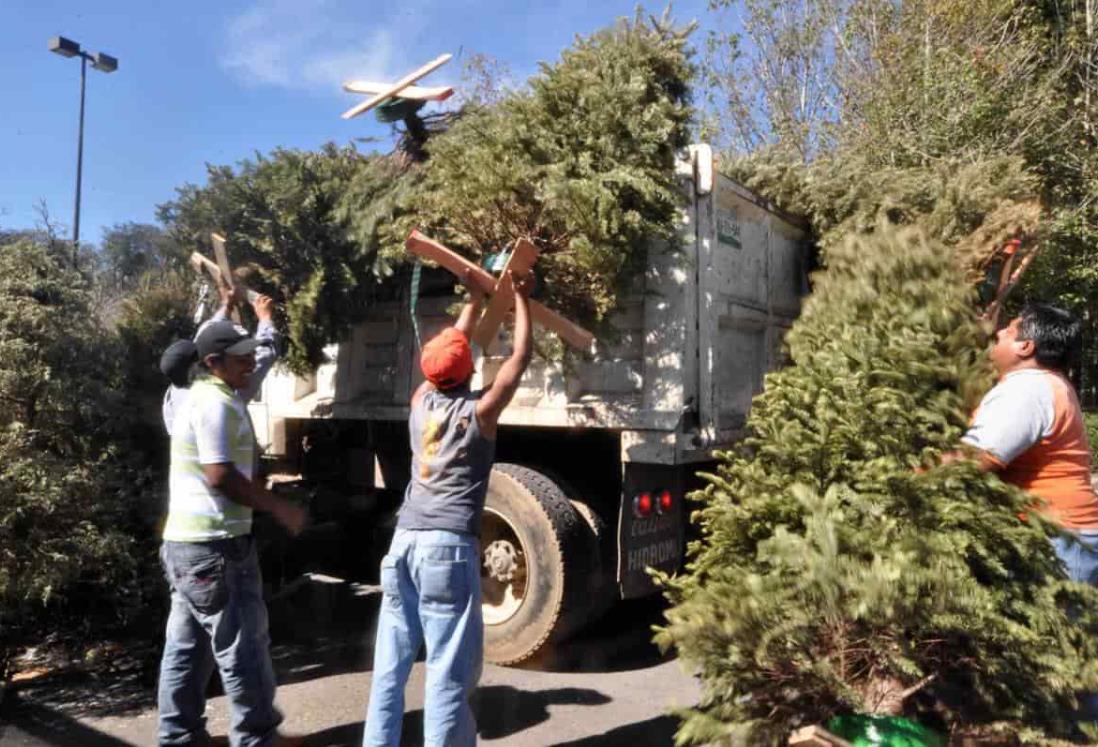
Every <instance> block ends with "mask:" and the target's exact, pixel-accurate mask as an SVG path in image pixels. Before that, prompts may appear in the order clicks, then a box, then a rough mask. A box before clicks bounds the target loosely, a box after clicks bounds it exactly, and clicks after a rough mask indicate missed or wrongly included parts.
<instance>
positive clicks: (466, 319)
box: [454, 269, 484, 337]
mask: <svg viewBox="0 0 1098 747" xmlns="http://www.w3.org/2000/svg"><path fill="white" fill-rule="evenodd" d="M471 275H472V273H471V272H470V271H469V270H468V269H466V270H465V271H464V272H462V273H461V284H462V285H464V286H465V288H466V289H467V290H468V291H469V301H468V303H466V304H465V305H464V306H462V307H461V313H460V314H459V315H458V320H457V323H456V324H454V327H456V328H457V329H459V330H461V333H462V334H463V335H465V336H466V337H472V336H473V329H474V328H475V327H476V326H477V317H478V315H479V312H480V305H481V304H482V303H483V302H484V291H482V290H481V289H480V288H479V287H478V286H477V284H476V283H474V282H473V281H472V277H471Z"/></svg>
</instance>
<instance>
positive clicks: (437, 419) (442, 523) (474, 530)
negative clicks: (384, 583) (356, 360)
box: [397, 387, 496, 535]
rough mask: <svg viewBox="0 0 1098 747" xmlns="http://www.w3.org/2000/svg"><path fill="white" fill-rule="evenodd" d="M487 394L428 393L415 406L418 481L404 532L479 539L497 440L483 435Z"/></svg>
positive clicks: (408, 498) (403, 515)
mask: <svg viewBox="0 0 1098 747" xmlns="http://www.w3.org/2000/svg"><path fill="white" fill-rule="evenodd" d="M481 394H482V392H481V391H476V392H471V391H469V388H468V387H460V388H458V389H454V390H447V391H440V390H437V389H428V390H427V392H426V393H424V395H423V396H422V397H421V398H420V401H419V403H418V404H417V405H416V406H415V407H413V408H412V412H411V414H410V415H409V417H408V432H409V435H410V436H411V439H412V479H411V480H409V481H408V489H407V490H406V491H405V493H404V505H403V506H401V509H400V517H399V519H398V520H397V528H398V529H446V530H448V531H451V532H463V533H465V534H472V535H476V534H479V532H480V515H481V513H482V512H483V510H484V496H485V494H486V493H487V491H488V475H489V473H490V472H491V471H492V461H493V459H494V458H495V455H496V442H495V441H490V440H488V439H487V438H485V437H484V436H483V435H481V432H480V427H479V426H478V425H477V415H476V407H477V401H478V400H479V399H480V397H481Z"/></svg>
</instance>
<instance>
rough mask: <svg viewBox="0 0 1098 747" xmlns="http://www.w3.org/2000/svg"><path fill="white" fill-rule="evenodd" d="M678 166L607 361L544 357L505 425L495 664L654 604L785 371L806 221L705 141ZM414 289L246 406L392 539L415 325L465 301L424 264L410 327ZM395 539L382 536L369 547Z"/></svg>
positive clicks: (489, 575) (489, 369)
mask: <svg viewBox="0 0 1098 747" xmlns="http://www.w3.org/2000/svg"><path fill="white" fill-rule="evenodd" d="M676 172H677V175H678V176H679V177H680V178H681V184H682V189H683V192H684V195H685V196H686V199H685V200H684V208H683V211H682V220H681V224H680V226H679V234H678V239H679V240H678V241H671V242H668V241H651V242H649V244H648V245H647V246H646V247H645V248H644V249H645V251H646V262H645V265H644V267H645V270H644V272H643V274H642V275H638V277H636V278H635V282H634V284H633V287H632V289H631V290H630V292H629V293H627V294H626V300H625V301H624V303H623V304H622V305H621V307H620V308H619V309H618V310H617V312H616V313H614V314H613V316H612V317H611V318H610V319H609V323H608V325H607V327H606V331H604V332H601V333H600V334H599V337H598V340H597V341H596V343H595V345H594V346H593V349H592V350H591V351H589V352H588V353H587V354H585V355H578V356H571V357H566V358H565V359H564V360H563V361H555V360H543V359H538V358H535V360H534V361H533V362H532V363H531V365H530V367H529V369H528V370H527V372H526V374H525V375H524V377H523V379H522V383H521V386H520V388H519V390H518V392H517V394H516V395H515V398H514V400H513V402H512V404H511V405H510V406H509V407H508V408H507V409H506V410H505V411H504V412H503V415H502V417H501V418H500V428H499V437H498V447H497V462H496V464H495V466H494V468H493V470H492V473H491V478H490V481H489V486H488V494H487V499H486V504H485V508H484V517H483V521H482V525H481V533H480V541H481V553H482V568H481V577H482V578H481V580H482V586H483V591H482V594H483V601H482V604H483V606H482V609H483V615H484V625H485V657H486V659H488V660H489V661H492V662H496V663H501V664H515V663H518V662H521V661H524V660H526V659H528V658H530V657H532V656H535V655H536V654H537V653H538V652H539V650H542V649H543V648H544V647H546V645H547V644H551V643H553V642H555V641H560V640H563V639H564V638H566V637H567V636H569V635H570V634H572V633H574V632H575V631H577V630H578V629H579V628H581V627H582V626H583V625H584V624H585V623H587V622H588V621H590V620H592V619H593V618H594V617H596V616H598V615H599V614H600V613H601V612H602V611H604V610H605V609H606V608H607V607H608V606H610V605H611V604H612V603H613V602H614V601H616V600H619V599H628V598H634V597H639V596H643V595H648V594H652V593H654V592H655V591H656V587H655V585H654V583H653V580H652V578H651V575H650V573H649V569H659V570H662V571H669V572H673V571H675V570H676V569H678V568H679V567H680V565H681V564H682V562H683V557H684V552H685V546H686V537H687V531H688V526H687V525H688V514H689V512H690V506H689V505H688V503H687V502H686V500H685V496H686V494H687V493H688V492H689V491H690V490H692V489H693V488H695V487H697V486H698V482H699V480H698V478H697V477H696V474H697V472H698V471H699V470H701V471H704V470H705V469H706V468H707V467H711V465H712V462H713V460H714V456H713V454H714V451H715V450H719V449H724V448H728V447H730V446H732V445H733V444H734V443H735V442H736V441H737V439H739V438H741V437H742V435H743V433H744V426H745V422H746V418H747V413H748V410H749V408H750V406H751V400H752V397H753V396H754V395H755V394H756V393H757V392H758V391H759V390H760V388H761V386H762V382H763V376H764V375H765V373H766V372H767V371H769V370H771V369H773V368H775V367H776V366H778V365H779V364H780V362H781V359H782V355H783V353H782V339H783V336H784V334H785V332H786V331H787V330H788V329H789V327H790V326H791V324H792V323H793V321H794V319H795V318H796V316H797V314H798V312H799V309H800V303H801V298H802V296H803V295H804V294H805V292H806V290H807V276H808V269H809V268H808V262H809V260H810V247H809V244H808V241H807V235H806V230H805V227H804V225H803V223H802V222H801V221H799V220H798V219H797V218H796V217H794V216H790V215H786V214H784V213H782V212H781V211H780V210H778V209H776V208H775V207H774V206H772V205H770V204H768V203H767V202H766V201H765V200H763V199H761V198H759V197H758V196H756V195H755V194H753V193H751V192H750V191H748V190H747V189H745V188H744V187H742V186H740V185H739V184H737V183H735V182H733V181H731V180H730V179H728V178H726V177H724V176H723V175H721V174H719V173H717V171H716V170H715V168H714V157H713V153H712V150H711V148H710V147H708V146H705V145H696V146H691V147H690V148H689V149H688V151H687V152H685V153H684V154H683V156H682V157H681V158H680V159H679V160H678V163H677V166H676ZM403 277H404V276H402V275H398V277H397V278H396V279H394V280H393V281H391V282H387V283H386V284H385V290H384V292H383V294H382V296H381V297H380V299H379V300H378V302H377V303H376V304H375V305H374V306H373V307H372V308H370V309H369V312H368V315H367V316H366V318H364V319H363V320H362V321H361V322H359V323H358V324H357V325H356V326H355V327H354V328H353V331H352V332H351V334H350V335H349V336H348V337H347V339H345V340H342V341H340V342H339V343H338V344H334V345H331V346H329V348H328V350H327V354H328V360H327V362H326V363H324V364H323V365H321V366H320V367H319V368H318V369H317V370H316V371H315V373H314V374H312V375H310V376H294V375H292V374H290V373H289V372H287V371H284V370H280V369H277V368H276V370H275V371H274V372H273V373H272V374H271V375H270V376H269V377H268V378H267V380H266V382H265V384H264V387H263V390H262V392H261V395H260V396H259V397H258V399H257V401H256V402H254V403H253V404H252V405H251V413H252V418H253V422H254V424H255V427H256V431H257V435H258V437H259V440H260V442H261V444H262V445H263V446H264V448H265V449H266V451H267V453H268V455H269V456H271V457H273V458H275V459H277V460H279V461H280V462H281V463H283V464H284V465H288V469H289V470H290V471H293V470H300V471H301V475H302V477H303V479H305V480H308V479H310V472H315V473H317V474H328V475H331V474H333V473H334V474H337V475H339V476H340V477H341V479H342V480H344V484H345V485H346V486H347V488H346V489H347V490H348V491H349V492H350V493H354V494H355V495H354V497H353V500H354V501H357V502H358V505H360V506H361V507H363V510H368V511H372V512H373V519H372V521H373V525H374V526H382V527H388V528H389V531H391V529H392V526H393V525H394V516H395V512H396V509H397V508H398V507H399V503H400V499H401V496H402V491H403V489H404V487H405V485H406V484H407V482H408V479H409V473H410V464H411V451H410V447H409V443H408V429H407V419H408V401H409V398H410V396H411V394H412V392H413V391H414V390H415V388H416V386H417V385H418V384H419V383H420V381H421V380H422V375H421V373H420V370H419V361H418V353H419V345H418V344H417V327H418V334H419V339H422V340H427V339H429V338H430V337H431V336H432V335H433V334H434V333H435V332H437V331H438V330H440V329H441V328H443V327H444V326H447V325H449V324H452V321H453V319H452V317H451V316H450V314H449V313H448V312H449V311H451V310H452V309H453V307H454V305H455V303H456V302H457V301H458V300H459V299H458V298H457V296H455V285H454V284H455V278H454V277H453V276H452V275H450V274H449V273H448V272H445V271H443V270H441V269H435V270H426V271H425V272H424V274H423V276H422V279H421V281H420V282H419V283H418V290H417V291H416V292H415V299H416V300H415V304H414V306H415V319H414V320H413V315H412V313H411V306H412V305H413V304H412V294H413V290H412V287H411V283H409V282H403V281H402V278H403ZM404 279H407V278H404ZM508 345H509V336H508V329H507V325H503V328H502V329H501V331H500V333H499V335H498V338H497V340H496V341H495V342H493V344H492V345H490V346H488V348H487V349H486V350H474V353H475V354H476V356H477V362H476V372H475V374H474V378H473V382H472V386H473V387H474V388H477V387H481V386H484V385H486V384H488V383H490V382H491V380H492V378H493V376H494V375H495V373H496V371H497V370H498V368H499V366H500V365H501V363H502V362H503V360H505V359H506V356H507V354H508V352H509V347H508ZM310 465H313V466H312V467H310ZM317 465H321V466H317ZM349 500H350V499H349ZM329 502H330V501H329ZM384 542H385V538H384V536H380V535H378V534H377V533H375V534H374V536H372V537H369V538H366V537H362V538H359V539H358V540H357V541H355V545H356V548H355V549H356V551H360V552H361V553H364V554H365V553H368V551H369V547H368V546H369V545H371V544H374V545H376V544H378V543H382V544H383V543H384ZM375 549H376V548H375Z"/></svg>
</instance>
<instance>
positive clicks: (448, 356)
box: [419, 327, 473, 389]
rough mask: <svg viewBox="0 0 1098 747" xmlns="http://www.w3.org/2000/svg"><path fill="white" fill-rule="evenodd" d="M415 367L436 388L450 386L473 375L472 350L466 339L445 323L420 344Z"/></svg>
mask: <svg viewBox="0 0 1098 747" xmlns="http://www.w3.org/2000/svg"><path fill="white" fill-rule="evenodd" d="M419 367H420V369H421V370H422V371H423V375H424V376H426V377H427V381H429V382H431V383H432V384H434V385H435V386H437V387H438V388H439V389H452V388H454V387H455V386H458V385H459V384H464V383H465V382H466V381H467V380H468V379H469V377H470V376H472V375H473V351H472V349H471V348H470V347H469V339H468V338H467V337H466V336H465V333H464V332H462V331H461V330H459V329H457V328H456V327H447V328H446V329H444V330H442V331H441V332H439V333H438V334H437V335H436V336H435V337H433V338H431V340H430V341H429V342H428V343H427V344H426V345H424V346H423V350H422V351H420V353H419Z"/></svg>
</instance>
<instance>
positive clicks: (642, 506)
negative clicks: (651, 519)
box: [633, 493, 653, 519]
mask: <svg viewBox="0 0 1098 747" xmlns="http://www.w3.org/2000/svg"><path fill="white" fill-rule="evenodd" d="M652 508H653V504H652V494H651V493H639V494H638V495H637V497H636V498H634V499H633V513H634V514H636V515H637V516H639V517H640V518H642V519H643V518H646V517H648V516H650V515H651V513H652Z"/></svg>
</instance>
